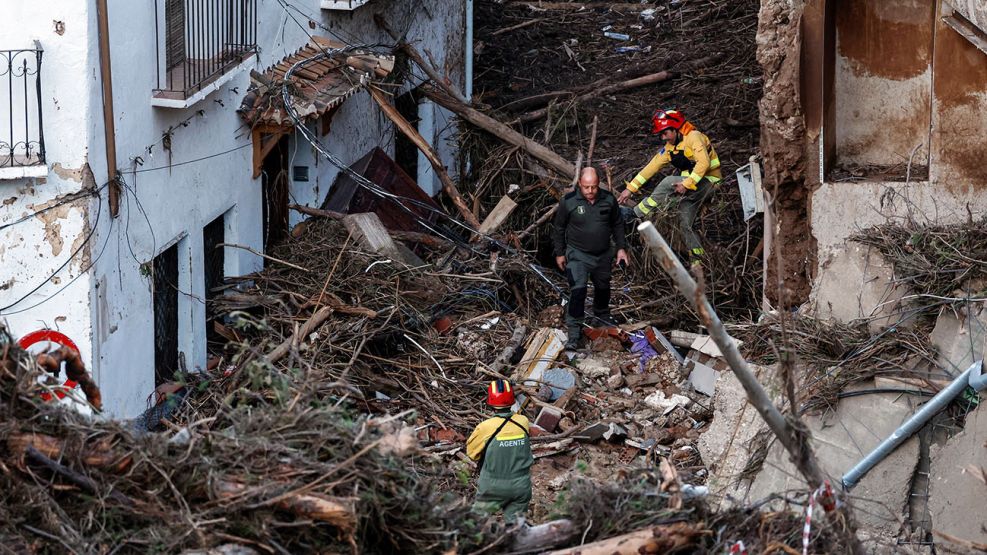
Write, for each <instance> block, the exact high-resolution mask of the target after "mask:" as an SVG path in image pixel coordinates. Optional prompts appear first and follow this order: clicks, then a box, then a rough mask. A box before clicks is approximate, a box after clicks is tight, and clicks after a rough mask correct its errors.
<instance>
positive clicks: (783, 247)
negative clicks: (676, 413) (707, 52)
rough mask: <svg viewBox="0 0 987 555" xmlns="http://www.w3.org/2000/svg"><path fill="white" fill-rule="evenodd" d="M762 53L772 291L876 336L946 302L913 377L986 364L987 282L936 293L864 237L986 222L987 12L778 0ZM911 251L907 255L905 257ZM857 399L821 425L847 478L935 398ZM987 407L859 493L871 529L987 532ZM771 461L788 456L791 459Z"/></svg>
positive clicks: (770, 7)
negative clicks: (882, 230) (911, 279)
mask: <svg viewBox="0 0 987 555" xmlns="http://www.w3.org/2000/svg"><path fill="white" fill-rule="evenodd" d="M758 47H759V52H758V57H759V61H760V62H761V64H762V67H763V68H764V70H765V94H764V97H763V99H762V101H761V105H760V108H761V121H762V124H763V125H762V143H761V147H762V152H763V155H764V159H765V180H766V187H765V189H766V191H767V192H772V191H777V195H778V198H777V201H778V203H777V205H776V206H775V208H776V215H777V220H776V222H777V225H776V226H775V228H774V230H773V231H774V233H775V234H776V236H777V243H776V244H775V245H774V247H773V249H772V255H773V256H775V255H777V256H780V258H781V259H782V262H783V266H782V267H783V270H782V272H783V274H782V275H781V276H780V278H781V279H777V280H776V279H775V277H777V274H774V273H773V272H776V271H777V267H776V266H775V265H774V263H773V262H774V261H772V263H771V264H768V266H767V268H768V273H767V278H766V282H765V283H766V288H765V294H766V296H767V297H768V298H769V299H770V301H771V302H773V303H775V304H776V305H784V306H802V307H803V312H806V313H810V314H815V315H816V316H818V317H820V318H822V319H833V320H836V321H839V322H845V323H855V324H863V325H865V326H866V328H867V329H868V330H869V332H870V333H871V334H873V335H874V337H876V338H879V337H881V336H887V335H888V334H891V335H890V336H891V337H893V336H894V334H895V333H896V332H897V331H899V330H902V329H910V328H912V327H915V326H916V325H918V319H919V317H918V316H917V315H919V314H925V315H927V314H928V312H927V308H928V307H929V306H930V305H931V306H932V307H933V311H932V316H933V319H935V328H934V329H933V330H932V331H931V333H930V334H928V331H923V333H927V334H928V335H927V337H928V339H929V341H930V343H931V344H932V345H933V346H934V348H935V350H936V354H935V356H934V357H932V356H930V357H929V358H930V361H918V360H914V361H909V362H908V364H905V365H902V367H901V368H900V369H899V373H900V374H902V375H908V373H909V372H928V376H935V377H938V378H940V379H942V380H943V382H942V383H949V380H951V379H953V378H955V377H956V376H958V375H960V374H961V373H962V372H963V371H964V370H966V369H967V368H968V367H969V366H970V364H971V363H972V362H974V361H977V360H980V359H982V358H983V351H984V338H985V326H984V321H985V320H984V317H983V303H982V300H981V299H978V298H973V297H978V296H981V295H978V294H976V293H979V292H981V291H982V283H981V284H978V283H969V284H967V285H966V286H965V287H967V289H966V290H962V289H961V290H957V291H954V292H951V293H950V297H948V298H943V297H940V298H939V299H938V300H936V301H930V299H929V298H928V297H929V295H923V294H922V292H921V291H913V290H911V289H909V286H908V284H907V283H904V282H903V280H901V279H900V278H901V277H902V276H900V275H896V273H895V271H894V268H893V267H892V261H891V260H886V259H885V258H884V256H882V254H881V252H880V251H879V250H878V249H877V248H873V247H868V246H866V245H864V244H863V243H862V242H860V241H859V240H855V239H854V236H855V234H859V233H861V232H864V231H866V230H869V229H873V228H874V227H875V226H882V225H894V226H900V227H901V228H904V229H906V230H908V229H913V230H919V229H920V228H921V227H922V226H943V225H954V224H965V223H968V222H969V223H972V222H974V221H981V220H982V219H983V215H984V210H985V208H987V195H985V194H984V191H985V188H987V170H985V168H984V165H983V164H982V162H981V161H980V158H981V155H980V152H981V150H982V145H983V144H985V143H987V119H985V118H984V116H983V114H984V111H985V109H987V8H985V7H984V5H983V3H982V2H972V1H966V0H957V1H956V2H948V1H945V0H940V1H937V2H921V1H912V0H897V1H889V2H886V1H877V0H863V1H858V2H849V1H807V2H785V1H770V0H769V1H765V2H762V8H761V14H760V24H759V32H758ZM796 99H797V101H796ZM775 187H777V189H775ZM907 243H908V241H907V237H906V239H905V240H902V241H901V244H900V245H898V247H900V248H901V249H902V250H903V251H904V252H908V249H909V245H908V244H907ZM962 254H963V253H959V255H960V256H962ZM896 278H898V279H896ZM777 283H783V284H784V287H782V288H778V287H775V284H777ZM971 293H975V294H971ZM943 301H951V302H943ZM936 302H938V304H935V303H936ZM939 305H942V308H941V309H939V308H938V306H939ZM923 311H925V312H923ZM936 314H938V318H935V316H936ZM922 325H926V326H928V327H929V329H932V327H931V324H930V323H928V322H923V323H922ZM922 329H923V330H925V328H922ZM933 358H935V360H934V361H932V360H931V359H933ZM837 368H838V367H837ZM835 370H836V369H834V371H835ZM827 371H828V370H827ZM892 376H894V374H893V373H892ZM852 395H853V394H852V393H850V394H848V398H846V399H843V400H841V401H840V402H839V403H838V406H834V407H833V410H832V411H830V412H828V413H827V414H825V415H823V416H821V417H819V418H815V417H813V418H810V419H808V424H809V427H810V429H811V430H812V433H813V436H814V442H815V444H816V446H817V449H818V451H819V452H820V453H821V456H820V464H821V466H823V468H824V469H825V471H826V472H828V473H829V474H830V476H832V477H833V479H834V480H836V479H838V478H839V476H840V474H841V473H842V472H845V471H846V470H847V469H848V468H850V466H851V465H854V464H856V463H857V462H858V461H860V460H861V458H862V457H863V455H864V454H866V453H867V452H869V450H870V449H872V448H873V447H874V446H876V445H878V443H879V442H880V441H882V440H884V439H885V438H887V437H889V436H891V435H892V434H893V433H896V432H895V430H896V428H897V427H898V426H900V425H901V424H902V423H903V422H904V421H905V420H906V419H907V418H908V417H910V416H911V415H912V414H914V413H915V412H916V411H917V410H918V408H919V407H920V406H921V401H916V400H914V399H908V398H907V397H908V396H901V395H894V394H882V395H868V396H867V397H866V400H861V398H859V397H858V398H849V397H851V396H852ZM983 412H984V411H983V407H979V408H978V409H977V410H975V411H973V412H971V413H970V414H968V415H966V420H965V424H964V425H963V431H958V430H957V429H953V430H948V431H946V430H945V427H944V426H943V425H941V424H936V423H933V424H932V425H930V426H928V427H926V428H925V430H924V431H923V434H919V435H916V436H914V437H912V438H911V439H909V440H908V441H907V442H905V443H904V444H902V446H901V447H899V448H898V449H897V450H895V451H894V452H893V453H892V454H891V455H890V456H888V457H887V458H886V459H884V460H883V461H882V462H881V463H880V465H879V466H877V468H876V470H875V471H873V472H872V474H871V475H870V476H868V478H867V479H865V480H864V482H863V483H861V485H860V486H859V487H858V488H857V489H856V490H854V491H853V493H854V494H855V495H857V496H858V498H860V499H866V500H870V501H869V502H870V503H873V506H865V508H863V509H861V511H862V512H863V513H864V514H863V515H862V516H861V517H860V518H861V522H862V523H863V524H864V526H865V528H867V529H868V531H869V532H870V533H872V534H874V535H876V536H884V537H886V538H890V539H891V540H892V541H897V542H898V543H899V544H902V543H904V544H912V543H916V544H921V545H932V540H933V531H935V533H936V534H937V536H936V540H939V539H941V537H940V536H938V534H939V533H943V534H953V535H955V536H962V537H964V538H968V539H971V540H974V541H983V540H984V539H985V536H984V534H983V528H982V526H981V524H980V520H979V517H978V516H976V513H977V510H978V508H979V506H980V505H982V496H981V495H980V490H978V489H977V488H978V487H979V485H980V484H979V483H978V482H977V481H976V480H975V479H973V478H972V477H971V475H970V473H969V471H968V470H965V468H967V465H971V464H974V463H979V462H980V461H982V460H983V456H984V448H983V445H984V444H983V441H982V439H978V438H982V436H983V433H984V428H983V424H982V423H983V416H982V413H983ZM920 435H921V437H919V436H920ZM711 437H715V436H711ZM776 451H777V450H776ZM769 460H770V461H771V464H782V463H781V457H779V456H778V453H777V452H775V453H773V454H772V455H770V456H769ZM770 466H771V465H770V464H768V465H766V468H768V467H770ZM788 470H789V467H785V470H782V471H780V472H779V471H771V470H766V471H765V472H762V473H761V474H760V475H759V476H758V477H757V478H756V479H755V480H753V483H752V484H751V486H750V488H751V489H750V492H749V494H748V495H750V498H757V496H759V495H762V496H763V495H765V493H766V492H770V491H779V490H783V489H786V488H787V487H792V486H793V484H794V483H795V482H797V481H795V482H793V481H791V480H789V479H788V477H786V476H785V475H784V473H785V472H786V471H788Z"/></svg>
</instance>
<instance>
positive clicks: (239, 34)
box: [155, 0, 257, 107]
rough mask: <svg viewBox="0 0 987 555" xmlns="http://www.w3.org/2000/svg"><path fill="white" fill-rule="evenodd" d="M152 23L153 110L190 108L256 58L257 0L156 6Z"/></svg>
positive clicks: (175, 0) (193, 0)
mask: <svg viewBox="0 0 987 555" xmlns="http://www.w3.org/2000/svg"><path fill="white" fill-rule="evenodd" d="M155 17H156V23H157V32H158V36H157V44H158V49H159V50H158V58H159V64H160V67H159V69H158V86H157V89H156V90H155V99H157V100H160V101H162V102H158V103H156V104H157V105H160V106H171V107H186V106H188V105H189V104H188V103H180V102H178V101H184V100H189V99H193V100H194V101H197V100H198V99H199V97H200V96H203V95H204V94H206V93H208V92H211V90H214V89H215V88H216V87H218V86H220V85H221V84H223V83H224V82H225V81H226V80H228V78H226V79H224V77H226V76H227V75H229V74H230V72H231V71H232V70H233V69H235V68H236V67H237V66H238V65H239V64H240V63H241V62H243V61H244V60H246V59H247V58H249V57H250V56H252V55H254V54H255V53H256V52H257V0H158V7H157V12H156V13H155ZM161 49H163V55H161ZM230 77H232V76H230ZM199 93H202V94H201V95H199ZM168 101H172V103H169V102H168Z"/></svg>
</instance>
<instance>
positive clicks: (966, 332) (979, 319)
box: [930, 301, 987, 375]
mask: <svg viewBox="0 0 987 555" xmlns="http://www.w3.org/2000/svg"><path fill="white" fill-rule="evenodd" d="M930 339H931V340H932V344H933V345H935V346H936V348H937V349H938V350H939V353H938V357H937V360H936V362H937V363H938V364H939V366H941V367H942V368H945V369H946V371H947V372H948V373H950V374H952V375H957V374H959V373H960V372H962V371H964V370H966V369H967V368H968V367H969V366H970V365H971V364H972V363H973V361H975V360H982V359H983V357H984V345H985V341H987V303H985V302H984V301H971V302H969V303H966V304H963V305H960V306H958V307H956V308H951V307H943V308H942V310H941V311H940V312H939V317H938V318H937V319H936V327H935V328H934V329H933V330H932V336H931V338H930Z"/></svg>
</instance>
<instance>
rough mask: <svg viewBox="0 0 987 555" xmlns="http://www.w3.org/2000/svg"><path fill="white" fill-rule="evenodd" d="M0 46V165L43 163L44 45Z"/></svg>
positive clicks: (36, 43)
mask: <svg viewBox="0 0 987 555" xmlns="http://www.w3.org/2000/svg"><path fill="white" fill-rule="evenodd" d="M34 45H35V48H33V49H25V50H0V107H5V108H6V109H5V111H3V112H0V168H6V167H14V166H34V165H40V164H44V163H45V136H44V128H43V125H42V124H43V118H42V111H41V56H42V54H43V53H44V49H42V48H41V44H39V43H38V42H37V41H35V43H34Z"/></svg>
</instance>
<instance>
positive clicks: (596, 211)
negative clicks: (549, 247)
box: [553, 167, 627, 349]
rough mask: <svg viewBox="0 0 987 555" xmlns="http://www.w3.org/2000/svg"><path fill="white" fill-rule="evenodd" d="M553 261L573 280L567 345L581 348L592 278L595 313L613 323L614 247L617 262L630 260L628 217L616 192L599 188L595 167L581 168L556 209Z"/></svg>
mask: <svg viewBox="0 0 987 555" xmlns="http://www.w3.org/2000/svg"><path fill="white" fill-rule="evenodd" d="M553 243H554V245H553V247H554V250H555V263H556V264H557V265H558V267H559V269H560V270H562V271H563V272H565V275H566V280H567V281H568V282H569V306H568V309H567V310H566V316H565V323H566V327H567V328H568V338H567V339H566V345H565V346H566V349H577V348H579V341H580V339H581V337H582V331H583V330H582V328H583V320H584V317H585V314H586V285H587V282H588V281H589V280H592V281H593V316H594V318H595V320H597V321H599V322H600V323H602V324H604V325H613V319H612V318H611V316H610V273H611V267H612V265H613V259H614V249H616V254H617V263H618V264H620V263H623V264H627V251H626V250H625V248H626V241H625V239H624V220H623V217H622V216H621V212H620V205H619V204H618V203H617V197H615V196H614V195H613V193H611V192H610V191H606V190H603V189H600V178H599V176H598V175H597V173H596V169H595V168H592V167H587V168H583V171H582V172H581V173H580V175H579V186H578V187H577V188H576V190H575V191H573V192H571V193H569V194H567V195H565V196H564V197H562V200H561V201H559V207H558V210H557V211H556V212H555V229H554V233H553Z"/></svg>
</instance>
